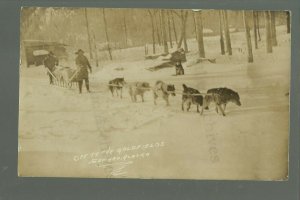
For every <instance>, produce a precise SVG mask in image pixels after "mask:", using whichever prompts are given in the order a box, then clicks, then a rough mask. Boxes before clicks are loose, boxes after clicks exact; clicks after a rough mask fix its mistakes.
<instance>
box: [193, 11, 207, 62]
mask: <svg viewBox="0 0 300 200" xmlns="http://www.w3.org/2000/svg"><path fill="white" fill-rule="evenodd" d="M195 17H196V34H197V35H198V36H197V38H198V50H199V56H200V58H205V50H204V41H203V23H202V11H201V10H200V11H196V13H195Z"/></svg>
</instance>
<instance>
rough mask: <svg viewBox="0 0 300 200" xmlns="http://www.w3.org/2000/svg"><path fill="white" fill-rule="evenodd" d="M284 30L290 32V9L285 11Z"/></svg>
mask: <svg viewBox="0 0 300 200" xmlns="http://www.w3.org/2000/svg"><path fill="white" fill-rule="evenodd" d="M285 14H286V27H287V28H286V32H287V33H291V13H290V11H286V12H285Z"/></svg>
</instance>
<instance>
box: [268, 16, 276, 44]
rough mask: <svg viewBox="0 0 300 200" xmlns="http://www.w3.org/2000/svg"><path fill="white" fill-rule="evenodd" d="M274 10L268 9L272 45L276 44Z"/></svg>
mask: <svg viewBox="0 0 300 200" xmlns="http://www.w3.org/2000/svg"><path fill="white" fill-rule="evenodd" d="M275 12H276V11H270V16H271V34H272V45H273V46H277V36H276V16H275Z"/></svg>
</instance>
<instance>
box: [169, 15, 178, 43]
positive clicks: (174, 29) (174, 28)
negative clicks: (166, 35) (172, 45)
mask: <svg viewBox="0 0 300 200" xmlns="http://www.w3.org/2000/svg"><path fill="white" fill-rule="evenodd" d="M170 14H171V18H172V24H173V31H174V36H175V41H176V44H178V40H177V32H176V26H175V21H174V15H173V13H172V11H170Z"/></svg>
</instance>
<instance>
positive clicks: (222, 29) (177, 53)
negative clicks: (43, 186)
mask: <svg viewBox="0 0 300 200" xmlns="http://www.w3.org/2000/svg"><path fill="white" fill-rule="evenodd" d="M20 12H21V24H20V26H21V27H20V99H19V102H20V103H19V135H18V144H19V145H18V152H19V155H18V175H19V176H22V177H90V178H134V179H153V178H154V179H197V180H199V179H206V180H207V179H213V180H287V179H288V141H289V98H290V97H289V91H290V68H291V34H290V29H291V27H290V20H291V19H290V13H289V12H288V11H283V10H282V11H255V10H254V11H252V10H247V11H243V10H235V11H233V10H201V9H194V10H192V9H190V10H181V9H147V8H145V9H121V8H120V9H116V8H114V9H112V8H52V7H48V8H39V7H23V8H22V9H21V11H20Z"/></svg>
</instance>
